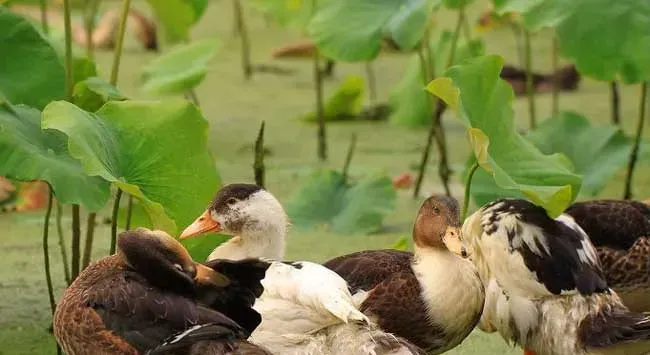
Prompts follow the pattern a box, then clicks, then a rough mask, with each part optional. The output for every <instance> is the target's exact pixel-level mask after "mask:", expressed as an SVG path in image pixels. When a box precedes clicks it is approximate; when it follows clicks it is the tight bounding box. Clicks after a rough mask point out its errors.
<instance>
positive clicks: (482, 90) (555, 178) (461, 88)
mask: <svg viewBox="0 0 650 355" xmlns="http://www.w3.org/2000/svg"><path fill="white" fill-rule="evenodd" d="M502 67H503V58H501V57H498V56H483V57H478V58H474V59H470V60H469V61H467V62H466V63H465V64H464V65H459V66H455V67H452V68H450V69H449V70H448V71H447V72H446V74H445V76H446V77H444V78H438V79H436V80H434V81H432V82H431V84H429V86H428V89H429V90H430V91H431V92H432V93H433V94H435V95H437V96H439V97H440V98H441V99H443V100H444V101H445V102H446V103H447V104H448V105H449V106H450V107H452V108H454V109H456V110H457V111H458V115H459V118H460V119H461V121H462V122H463V123H464V124H465V125H466V126H467V128H468V136H469V139H470V143H471V145H472V149H473V151H474V155H475V156H476V157H477V159H478V161H479V164H480V165H481V167H482V168H483V169H485V170H486V171H488V172H489V173H490V174H491V175H492V177H493V178H494V181H495V182H496V184H497V185H498V186H500V187H501V188H504V189H509V190H518V191H520V192H521V193H523V194H524V195H526V196H527V197H528V198H529V199H530V200H531V201H532V202H534V203H536V204H538V205H540V206H542V207H543V208H545V209H546V210H547V212H548V213H549V215H551V216H557V215H559V214H560V213H561V212H562V211H564V210H565V209H566V207H567V206H568V205H569V204H570V203H571V202H572V201H573V200H574V199H575V198H576V196H577V194H578V191H580V185H581V177H580V176H579V175H577V174H575V173H574V172H573V171H572V166H571V162H570V161H569V160H568V159H567V158H566V156H564V155H562V154H553V155H545V154H544V153H542V152H541V151H540V150H539V149H537V148H536V147H535V146H534V145H533V144H532V143H530V142H529V141H528V140H526V139H525V138H524V137H522V136H521V135H519V134H518V133H517V132H516V130H515V124H514V119H513V110H512V100H513V98H514V94H513V92H512V87H510V85H508V84H507V83H506V82H504V81H503V80H502V79H501V78H500V73H501V68H502Z"/></svg>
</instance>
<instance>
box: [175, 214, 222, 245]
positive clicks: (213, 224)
mask: <svg viewBox="0 0 650 355" xmlns="http://www.w3.org/2000/svg"><path fill="white" fill-rule="evenodd" d="M220 231H221V224H219V222H217V221H215V220H213V219H212V216H211V214H210V210H206V211H205V212H203V214H202V215H200V216H199V218H197V219H196V220H194V222H192V224H190V225H189V226H187V228H185V230H184V231H183V233H181V236H180V239H187V238H191V237H196V236H199V235H201V234H205V233H208V232H215V233H218V232H220Z"/></svg>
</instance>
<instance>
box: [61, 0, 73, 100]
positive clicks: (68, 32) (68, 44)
mask: <svg viewBox="0 0 650 355" xmlns="http://www.w3.org/2000/svg"><path fill="white" fill-rule="evenodd" d="M63 23H64V26H65V60H64V65H65V94H66V98H67V99H68V101H72V89H73V87H74V73H73V68H72V21H71V20H70V0H63Z"/></svg>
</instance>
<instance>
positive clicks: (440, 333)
mask: <svg viewBox="0 0 650 355" xmlns="http://www.w3.org/2000/svg"><path fill="white" fill-rule="evenodd" d="M458 226H459V221H458V205H457V202H456V201H455V200H453V199H452V198H449V197H446V196H432V197H430V198H429V199H427V200H426V201H425V202H424V203H423V204H422V207H421V208H420V211H419V212H418V216H417V217H416V221H415V225H414V230H413V238H414V242H415V245H416V253H415V254H413V253H410V252H405V251H398V250H367V251H361V252H356V253H353V254H349V255H343V256H340V257H337V258H334V259H332V260H330V261H328V262H326V263H325V266H326V267H328V268H330V269H332V270H333V271H335V272H336V273H338V274H339V275H341V276H342V277H343V278H344V279H345V280H346V281H347V283H348V285H349V286H350V288H351V289H352V292H353V293H356V292H360V291H361V292H363V291H366V292H367V295H366V296H365V298H364V299H363V303H362V304H361V307H360V309H361V311H362V312H363V313H364V314H366V315H368V316H370V317H371V318H374V320H375V321H376V322H377V323H378V324H379V326H380V327H381V328H382V329H383V330H385V331H387V332H391V333H393V334H395V335H397V336H400V337H402V338H405V339H407V340H408V341H410V342H411V343H413V344H415V345H416V346H418V347H420V348H423V349H426V350H427V351H429V352H430V353H433V354H438V353H441V352H444V351H446V350H448V349H450V348H453V347H454V346H456V345H457V344H458V343H460V341H462V339H464V338H465V337H466V336H467V335H468V334H469V333H470V332H471V330H472V329H473V328H474V326H475V325H476V323H477V322H478V319H479V317H480V315H481V311H482V308H483V288H482V286H481V285H480V281H479V279H478V275H477V274H476V273H475V269H473V267H469V268H468V266H469V263H468V262H467V261H466V260H463V259H461V258H460V257H459V256H457V255H455V254H452V253H450V250H452V249H453V251H454V252H455V253H457V254H461V253H463V251H461V249H462V246H461V245H460V233H459V231H458ZM455 241H457V242H458V244H455V243H454V242H455ZM447 258H449V259H448V260H450V264H445V263H444V261H442V263H440V264H438V263H439V262H441V260H443V259H447ZM436 266H440V267H441V268H446V267H447V268H449V274H450V275H451V274H452V273H453V272H454V271H456V270H453V269H456V268H458V269H459V270H460V269H462V270H467V272H465V273H459V274H458V275H455V274H454V276H450V277H449V280H451V279H455V280H457V281H458V282H460V283H464V282H467V283H468V285H469V286H468V289H467V290H466V293H474V294H473V295H469V296H468V297H470V298H473V297H475V298H476V300H475V301H476V302H473V303H472V302H467V304H466V307H465V309H467V311H468V314H467V315H466V316H465V318H463V320H459V321H458V324H460V325H461V326H460V327H456V326H450V325H449V324H447V323H448V322H446V321H448V319H450V318H451V317H449V318H448V317H447V316H446V315H443V314H441V312H442V311H441V308H444V306H443V305H444V304H445V302H451V299H452V298H454V297H455V296H454V295H449V297H445V296H446V295H445V294H444V293H443V292H440V293H439V294H438V293H437V291H434V292H433V293H434V295H431V293H432V291H431V288H434V289H435V288H439V289H442V288H449V289H450V290H452V289H454V286H456V287H461V286H458V285H449V284H428V285H424V284H422V282H427V281H428V283H431V282H435V281H439V282H440V283H446V282H445V281H447V280H448V279H447V278H445V277H444V276H440V274H434V275H433V276H432V275H424V274H425V273H429V272H431V271H434V272H435V271H436V270H432V269H435V268H436ZM438 271H440V270H438ZM468 279H469V280H468ZM421 280H422V281H421ZM452 292H453V291H452ZM466 295H468V294H466ZM462 302H463V300H456V303H457V304H458V303H462ZM434 303H435V304H434ZM432 305H433V307H432ZM437 306H442V307H437ZM460 316H461V315H459V317H460ZM459 319H460V318H459Z"/></svg>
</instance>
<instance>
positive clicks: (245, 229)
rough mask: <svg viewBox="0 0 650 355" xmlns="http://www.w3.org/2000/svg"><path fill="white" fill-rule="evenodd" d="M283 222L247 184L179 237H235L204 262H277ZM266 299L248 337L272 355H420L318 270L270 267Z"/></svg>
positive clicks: (222, 195)
mask: <svg viewBox="0 0 650 355" xmlns="http://www.w3.org/2000/svg"><path fill="white" fill-rule="evenodd" d="M288 224H289V223H288V218H287V216H286V213H285V211H284V209H283V208H282V205H281V204H280V203H279V201H278V200H277V199H276V198H275V197H274V196H273V195H272V194H270V193H269V192H267V191H266V190H264V189H262V188H260V187H258V186H256V185H250V184H232V185H227V186H225V187H223V188H222V189H221V190H219V192H218V193H217V195H216V196H215V198H214V200H213V202H212V203H211V204H210V206H209V207H208V209H207V210H206V211H205V212H204V213H203V214H202V215H201V216H200V217H199V218H197V219H196V220H195V221H194V222H193V223H192V224H191V225H190V226H188V227H187V228H186V229H185V231H183V233H182V234H181V239H184V238H189V237H192V236H196V235H199V234H203V233H207V232H219V233H224V234H228V235H233V236H235V237H233V238H232V239H230V240H229V241H227V242H225V243H223V244H221V245H219V246H218V247H217V248H216V249H215V250H214V251H213V252H212V253H211V254H210V256H209V257H208V260H214V259H234V260H238V259H244V258H263V259H272V260H282V258H283V256H284V250H285V235H286V232H287V226H288ZM262 285H263V286H264V292H263V293H262V296H261V297H260V298H258V300H257V301H256V302H255V305H254V309H255V310H257V311H258V312H259V313H260V314H261V315H262V323H261V324H260V325H259V326H258V327H257V328H256V329H255V331H254V332H253V334H252V335H251V337H250V340H251V341H252V342H253V343H257V344H260V345H263V346H265V347H266V348H268V349H269V350H270V351H271V352H273V353H276V354H289V355H291V354H295V355H298V354H301V355H310V354H313V355H327V354H334V355H337V354H350V355H370V354H372V355H380V354H395V355H397V354H404V355H406V354H424V352H423V351H421V350H420V349H419V348H417V347H416V346H414V345H412V344H410V343H409V342H407V341H405V340H403V339H400V338H398V337H396V336H394V335H392V334H389V333H385V332H383V331H382V330H381V329H379V328H378V327H377V326H376V325H374V324H373V323H371V322H370V321H369V319H368V318H367V317H366V316H365V315H364V314H363V313H361V312H360V311H359V310H358V307H357V303H355V300H354V299H353V297H352V295H351V294H350V291H349V290H348V285H347V283H346V282H345V280H343V279H342V278H341V277H340V276H338V275H337V274H336V273H335V272H333V271H331V270H329V269H327V268H325V267H324V266H322V265H319V264H316V263H311V262H306V261H300V262H282V261H274V262H272V263H271V266H270V267H269V269H268V270H267V272H266V276H265V278H264V279H263V280H262Z"/></svg>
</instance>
